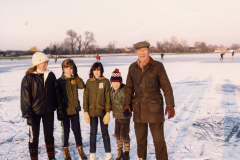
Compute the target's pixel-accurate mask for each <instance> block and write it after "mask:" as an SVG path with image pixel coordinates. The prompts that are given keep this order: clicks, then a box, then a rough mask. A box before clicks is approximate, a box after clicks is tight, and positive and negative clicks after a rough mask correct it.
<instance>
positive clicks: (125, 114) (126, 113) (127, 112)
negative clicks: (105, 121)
mask: <svg viewBox="0 0 240 160" xmlns="http://www.w3.org/2000/svg"><path fill="white" fill-rule="evenodd" d="M123 114H124V117H128V116H129V115H130V114H131V113H130V112H129V110H128V109H126V110H125V111H124V112H123Z"/></svg>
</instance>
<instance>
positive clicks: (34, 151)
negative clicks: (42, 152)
mask: <svg viewBox="0 0 240 160" xmlns="http://www.w3.org/2000/svg"><path fill="white" fill-rule="evenodd" d="M28 147H29V153H30V157H31V160H38V143H30V142H29V143H28Z"/></svg>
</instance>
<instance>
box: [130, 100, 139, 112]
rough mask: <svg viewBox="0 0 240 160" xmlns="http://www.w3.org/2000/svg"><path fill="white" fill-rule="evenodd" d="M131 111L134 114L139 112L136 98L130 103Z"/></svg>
mask: <svg viewBox="0 0 240 160" xmlns="http://www.w3.org/2000/svg"><path fill="white" fill-rule="evenodd" d="M132 109H133V112H136V113H138V112H139V111H140V109H139V104H138V99H137V98H136V99H133V101H132Z"/></svg>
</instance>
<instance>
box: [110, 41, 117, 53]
mask: <svg viewBox="0 0 240 160" xmlns="http://www.w3.org/2000/svg"><path fill="white" fill-rule="evenodd" d="M116 43H117V42H116V41H110V42H109V43H108V51H109V53H115V49H116Z"/></svg>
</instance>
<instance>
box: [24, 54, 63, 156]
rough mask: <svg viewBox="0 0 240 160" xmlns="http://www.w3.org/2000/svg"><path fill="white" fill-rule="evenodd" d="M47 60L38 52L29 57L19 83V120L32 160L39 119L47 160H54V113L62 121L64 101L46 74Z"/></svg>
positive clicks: (36, 145) (54, 81)
mask: <svg viewBox="0 0 240 160" xmlns="http://www.w3.org/2000/svg"><path fill="white" fill-rule="evenodd" d="M48 61H49V60H48V57H47V56H46V55H45V54H44V53H41V52H36V53H34V55H33V56H32V66H33V67H32V68H29V69H28V70H27V72H26V75H25V76H24V77H23V80H22V84H21V110H22V117H24V118H26V119H27V124H28V125H29V143H28V146H29V153H30V157H31V159H32V160H37V159H38V137H39V130H40V122H41V119H42V123H43V131H44V138H45V143H46V149H47V154H48V158H49V160H55V153H54V137H53V129H54V128H53V127H54V111H55V110H56V108H57V109H58V119H63V118H64V115H63V109H64V99H63V96H62V92H61V88H60V87H59V86H58V85H57V80H56V77H55V75H54V73H53V72H51V71H47V70H46V68H47V66H48Z"/></svg>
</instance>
